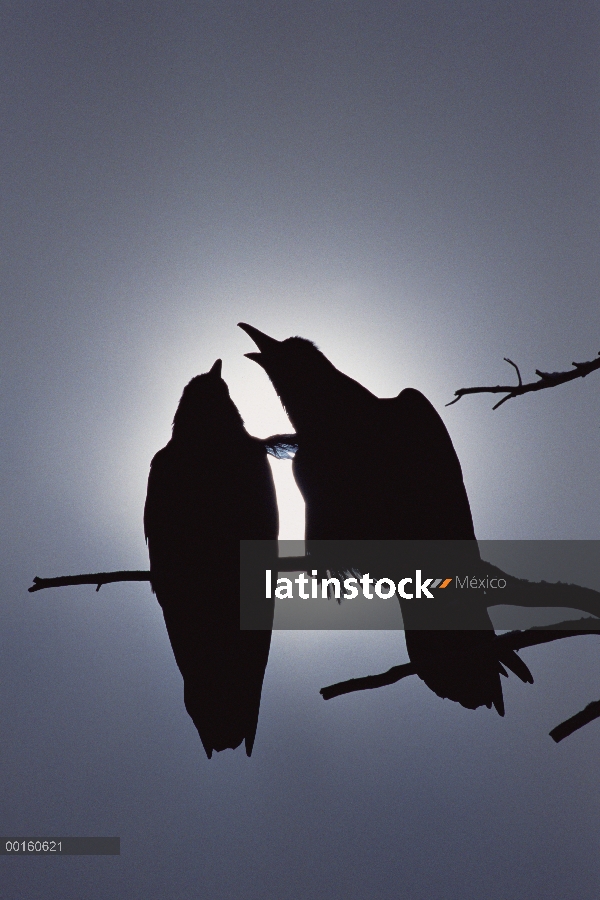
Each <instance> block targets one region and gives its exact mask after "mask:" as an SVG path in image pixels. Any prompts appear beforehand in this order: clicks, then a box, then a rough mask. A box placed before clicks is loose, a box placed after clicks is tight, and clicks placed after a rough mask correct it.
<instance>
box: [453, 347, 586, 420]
mask: <svg viewBox="0 0 600 900" xmlns="http://www.w3.org/2000/svg"><path fill="white" fill-rule="evenodd" d="M598 356H599V357H600V352H599V353H598ZM504 359H505V361H506V362H507V363H510V365H511V366H513V367H514V368H515V369H516V372H517V377H518V379H519V383H518V384H515V385H511V384H497V385H495V386H494V387H470V388H460V390H458V391H454V394H455V397H454V400H451V401H450V403H446V406H452V404H453V403H457V402H458V401H459V400H460V398H461V397H464V396H465V394H506V397H503V398H502V400H499V401H498V403H496V404H495V406H494V407H493V409H498V407H499V406H502V404H503V403H506V401H507V400H512V398H513V397H520V396H521V394H528V393H529V392H530V391H543V390H544V389H545V388H551V387H556V385H557V384H565V383H566V382H567V381H573V379H575V378H585V376H586V375H589V374H590V372H594V371H595V370H596V369H600V359H592V360H590V361H589V362H582V363H578V362H573V363H571V365H572V366H574V367H575V368H573V369H569V370H568V371H567V372H541V371H540V370H539V369H536V370H535V374H536V375H537V376H538V379H539V380H538V381H530V382H528V383H527V384H523V381H522V379H521V373H520V372H519V367H518V366H517V365H516V363H514V362H513V361H512V359H508V357H506V356H505V357H504Z"/></svg>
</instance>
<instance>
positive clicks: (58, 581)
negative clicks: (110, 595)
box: [28, 556, 314, 594]
mask: <svg viewBox="0 0 600 900" xmlns="http://www.w3.org/2000/svg"><path fill="white" fill-rule="evenodd" d="M312 565H314V562H313V561H312V559H309V558H308V557H306V556H281V557H279V559H278V561H277V570H278V571H279V572H308V570H309V569H310V567H311V566H312ZM116 581H150V572H148V571H147V570H144V569H124V570H123V571H121V572H94V573H92V574H88V575H61V576H59V577H58V578H39V577H38V576H37V575H36V576H35V578H34V579H33V584H32V586H31V587H30V588H28V591H29V593H30V594H33V593H34V592H35V591H43V590H45V589H46V588H55V587H68V586H69V585H74V584H95V585H96V591H99V590H100V588H101V587H102V585H103V584H114V582H116Z"/></svg>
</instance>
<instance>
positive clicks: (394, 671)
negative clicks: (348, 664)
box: [319, 663, 416, 700]
mask: <svg viewBox="0 0 600 900" xmlns="http://www.w3.org/2000/svg"><path fill="white" fill-rule="evenodd" d="M415 674H416V669H415V667H414V666H413V664H412V663H403V664H402V665H401V666H392V668H391V669H388V670H387V672H382V673H381V674H380V675H366V676H365V677H364V678H350V679H349V680H348V681H338V682H337V684H330V685H329V686H328V687H324V688H321V690H320V691H319V693H320V695H321V696H322V698H323V700H331V699H332V697H339V696H340V695H341V694H351V693H352V692H353V691H366V690H371V689H373V688H380V687H384V686H385V685H387V684H396V682H398V681H400V680H401V679H402V678H406V676H407V675H415Z"/></svg>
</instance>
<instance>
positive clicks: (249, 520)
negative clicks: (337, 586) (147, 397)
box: [144, 360, 279, 759]
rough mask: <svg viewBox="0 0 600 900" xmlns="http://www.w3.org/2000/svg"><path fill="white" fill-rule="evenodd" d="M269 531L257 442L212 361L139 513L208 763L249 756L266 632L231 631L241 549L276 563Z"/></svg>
mask: <svg viewBox="0 0 600 900" xmlns="http://www.w3.org/2000/svg"><path fill="white" fill-rule="evenodd" d="M271 444H272V445H276V444H277V441H275V440H273V439H271ZM271 452H273V453H275V451H274V450H273V449H272V448H271ZM278 527H279V526H278V513H277V503H276V497H275V487H274V484H273V477H272V474H271V469H270V466H269V464H268V461H267V449H266V446H265V442H264V441H261V440H259V439H258V438H255V437H252V436H251V435H249V434H248V432H247V431H246V430H245V428H244V423H243V420H242V418H241V416H240V413H239V411H238V409H237V407H236V406H235V404H234V403H233V401H232V399H231V397H230V396H229V390H228V388H227V384H226V383H225V381H223V379H222V378H221V360H217V361H216V362H215V364H214V365H213V367H212V368H211V370H210V371H209V372H207V373H205V374H203V375H198V376H196V377H195V378H192V380H191V381H190V382H189V384H188V385H187V386H186V388H185V389H184V391H183V394H182V397H181V400H180V401H179V405H178V407H177V411H176V413H175V417H174V419H173V432H172V437H171V440H170V441H169V442H168V444H167V445H166V446H165V447H163V449H162V450H159V452H158V453H157V454H156V456H155V457H154V459H153V460H152V463H151V467H150V475H149V478H148V492H147V498H146V505H145V509H144V531H145V535H146V540H147V542H148V550H149V555H150V577H151V583H152V588H153V590H154V592H155V593H156V596H157V599H158V601H159V603H160V605H161V607H162V610H163V614H164V618H165V624H166V627H167V631H168V635H169V639H170V642H171V646H172V648H173V653H174V655H175V660H176V662H177V665H178V666H179V669H180V671H181V674H182V676H183V682H184V702H185V707H186V709H187V711H188V713H189V715H190V716H191V718H192V720H193V722H194V724H195V726H196V728H197V730H198V733H199V735H200V739H201V741H202V744H203V746H204V749H205V751H206V755H207V756H208V758H209V759H210V757H211V756H212V753H213V751H215V750H216V751H219V750H224V749H225V748H232V749H234V748H236V747H238V746H239V745H240V744H241V743H242V741H244V742H245V747H246V753H247V755H248V756H250V755H251V753H252V747H253V745H254V739H255V735H256V729H257V723H258V714H259V708H260V699H261V691H262V683H263V678H264V673H265V668H266V665H267V660H268V657H269V647H270V642H271V631H270V630H262V631H241V630H240V580H239V571H240V540H242V539H247V540H268V541H271V540H272V541H273V542H274V548H275V549H274V552H275V553H276V543H275V541H276V538H277V534H278Z"/></svg>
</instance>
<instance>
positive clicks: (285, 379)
mask: <svg viewBox="0 0 600 900" xmlns="http://www.w3.org/2000/svg"><path fill="white" fill-rule="evenodd" d="M239 327H240V328H242V330H243V331H245V332H246V334H248V335H249V336H250V337H251V338H252V340H253V341H254V343H255V344H256V346H257V347H258V352H252V353H247V354H246V356H247V357H248V358H249V359H252V360H254V361H255V362H256V363H258V364H259V365H260V366H262V368H263V369H264V370H265V372H266V373H267V375H268V376H269V378H270V379H271V382H272V383H273V387H274V388H275V390H276V392H277V394H278V395H279V398H280V400H281V402H282V404H283V406H284V408H285V411H286V412H287V414H288V416H289V419H290V421H291V423H292V425H293V426H294V428H295V430H296V437H297V441H298V452H297V453H296V456H295V458H294V463H293V471H294V476H295V479H296V482H297V484H298V487H299V489H300V492H301V493H302V496H303V497H304V500H305V503H306V533H305V537H306V540H307V551H308V550H309V548H310V541H313V540H314V541H321V540H342V539H344V540H403V541H404V540H426V541H460V542H461V543H460V548H461V557H462V562H463V563H465V564H467V565H469V564H471V565H473V566H475V565H477V564H478V563H479V562H480V557H479V550H478V546H477V542H476V540H475V531H474V528H473V519H472V516H471V509H470V506H469V500H468V498H467V492H466V490H465V485H464V482H463V477H462V470H461V467H460V463H459V461H458V457H457V455H456V452H455V450H454V447H453V444H452V441H451V439H450V435H449V434H448V431H447V430H446V427H445V425H444V423H443V422H442V420H441V418H440V416H439V415H438V413H437V412H436V411H435V409H434V408H433V406H432V405H431V403H430V402H429V401H428V400H427V399H426V398H425V397H424V396H423V394H421V393H420V392H419V391H417V390H414V389H413V388H406V389H405V390H403V391H401V392H400V394H398V396H397V397H393V398H389V399H388V398H385V399H382V398H379V397H376V396H375V395H374V394H372V393H371V392H370V391H369V390H367V389H366V388H365V387H363V386H362V385H361V384H359V383H358V382H357V381H354V379H352V378H350V377H349V376H348V375H344V374H343V373H342V372H340V371H339V370H338V369H336V368H335V366H334V365H333V364H332V363H331V362H330V361H329V360H328V359H327V358H326V357H325V356H324V354H323V353H321V351H320V350H318V348H317V347H316V346H315V345H314V344H313V343H312V342H311V341H308V340H306V339H305V338H301V337H291V338H288V339H287V340H284V341H278V340H275V339H274V338H272V337H269V335H266V334H264V333H263V332H261V331H259V330H258V329H257V328H254V327H253V326H251V325H247V324H245V323H241V322H240V323H239ZM457 547H458V545H457ZM436 574H437V573H436ZM403 612H404V608H403ZM406 613H407V615H408V619H409V620H410V618H411V613H412V611H411V610H409V609H407V610H406ZM476 620H477V621H476V624H475V625H474V628H473V630H470V631H457V630H455V631H452V630H447V626H446V623H445V624H444V627H443V630H436V623H435V620H434V619H433V618H432V619H431V621H430V625H429V630H421V629H422V628H423V627H426V626H424V625H423V623H421V624H420V626H419V627H417V628H416V629H415V630H413V629H412V628H410V626H409V624H408V623H407V629H406V643H407V649H408V653H409V656H410V659H411V662H412V663H413V664H414V666H415V671H416V673H417V674H418V675H419V676H420V677H421V678H422V679H423V681H425V683H426V684H427V685H428V686H429V687H430V688H431V689H432V690H433V691H435V693H437V694H438V695H439V696H441V697H449V698H450V699H452V700H456V701H457V702H459V703H461V704H462V705H463V706H466V707H468V708H476V707H478V706H481V705H485V706H488V707H491V705H492V704H494V706H495V707H496V709H497V710H498V712H499V713H500V715H503V714H504V706H503V700H502V688H501V685H500V677H499V674H500V672H504V670H503V669H502V667H501V666H500V665H499V662H498V656H497V653H496V651H495V649H494V648H493V639H494V631H493V627H492V623H491V620H490V618H489V616H488V614H487V611H486V610H485V609H483V610H481V611H480V612H479V613H478V614H477V616H476ZM511 661H512V660H511ZM506 664H507V665H509V663H508V662H506ZM519 664H521V665H519ZM523 665H524V664H523V663H522V661H521V660H520V659H519V658H517V661H516V662H514V666H515V667H517V668H518V669H519V671H520V672H522V666H523ZM509 667H510V666H509Z"/></svg>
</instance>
